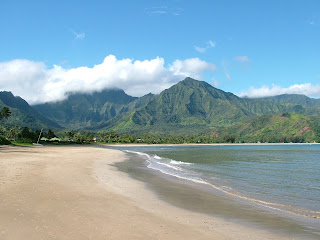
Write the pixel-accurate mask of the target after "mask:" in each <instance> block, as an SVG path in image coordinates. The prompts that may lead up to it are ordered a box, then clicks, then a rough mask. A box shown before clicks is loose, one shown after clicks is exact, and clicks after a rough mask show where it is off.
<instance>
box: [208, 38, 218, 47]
mask: <svg viewBox="0 0 320 240" xmlns="http://www.w3.org/2000/svg"><path fill="white" fill-rule="evenodd" d="M208 45H209V47H212V48H213V47H215V46H216V43H215V42H213V41H211V40H210V41H209V42H208Z"/></svg>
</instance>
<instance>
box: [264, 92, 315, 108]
mask: <svg viewBox="0 0 320 240" xmlns="http://www.w3.org/2000/svg"><path fill="white" fill-rule="evenodd" d="M263 99H265V100H271V101H274V102H278V103H293V104H295V105H301V106H305V107H320V99H314V98H309V97H307V96H305V95H302V94H282V95H279V96H274V97H266V98H263Z"/></svg>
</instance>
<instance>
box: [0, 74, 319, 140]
mask: <svg viewBox="0 0 320 240" xmlns="http://www.w3.org/2000/svg"><path fill="white" fill-rule="evenodd" d="M0 107H1V108H2V109H3V110H2V111H1V115H0V116H1V119H2V120H1V133H0V135H2V136H4V137H5V138H6V139H9V140H15V141H20V142H35V141H36V140H37V137H38V135H39V130H37V129H42V128H43V129H45V132H44V135H43V137H45V138H47V139H53V138H54V137H58V138H59V140H60V143H61V142H65V143H88V142H102V143H148V144H153V143H224V142H228V143H238V142H313V141H316V142H319V141H320V117H319V116H320V104H319V99H311V98H308V97H306V96H303V95H280V96H277V97H272V98H266V99H247V98H239V97H237V96H236V95H234V94H232V93H227V92H224V91H222V90H219V89H216V88H214V87H212V86H211V85H209V84H208V83H206V82H202V81H197V80H194V79H192V78H186V79H185V80H183V81H181V82H179V83H178V84H176V85H174V86H172V87H171V88H169V89H167V90H164V91H163V92H161V93H160V94H159V95H152V94H148V95H145V96H143V97H141V98H134V97H131V96H128V95H127V94H125V92H124V91H122V90H117V89H113V90H104V91H101V92H94V93H92V94H82V93H77V94H75V93H70V94H69V96H68V98H67V99H65V100H63V101H60V102H56V103H46V104H40V105H37V106H33V107H31V106H29V104H28V103H27V102H25V101H24V100H23V99H21V98H20V97H14V96H13V95H12V93H10V92H0ZM9 107H10V110H9V112H8V109H9ZM1 108H0V109H1ZM6 109H7V110H6ZM39 112H40V113H41V114H40V113H39ZM10 113H11V116H10V118H8V119H6V118H7V117H6V116H8V114H9V115H10ZM44 116H45V117H44ZM19 126H21V127H22V126H23V127H24V128H20V127H19ZM61 126H63V128H62V127H61ZM50 129H51V130H50ZM67 129H70V130H67ZM53 131H54V132H56V133H54V132H53ZM56 141H58V140H57V139H56Z"/></svg>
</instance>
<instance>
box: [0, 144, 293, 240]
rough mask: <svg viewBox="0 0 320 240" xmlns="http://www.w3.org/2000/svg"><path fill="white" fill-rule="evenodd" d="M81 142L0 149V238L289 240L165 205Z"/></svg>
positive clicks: (103, 153)
mask: <svg viewBox="0 0 320 240" xmlns="http://www.w3.org/2000/svg"><path fill="white" fill-rule="evenodd" d="M125 157H126V155H125V154H124V153H123V152H121V151H117V150H110V149H105V148H94V147H84V146H72V147H70V146H67V147H10V146H0V239H10V240H13V239H95V240H96V239H290V238H288V237H286V236H281V235H275V234H274V233H270V232H267V231H264V230H260V229H251V228H248V227H245V226H241V225H237V224H234V223H230V222H227V221H224V220H221V219H217V218H213V217H210V216H206V215H201V214H198V213H193V212H189V211H186V210H183V209H179V208H176V207H173V206H171V205H168V204H166V203H164V202H162V201H160V200H158V199H157V198H156V196H154V195H153V194H152V193H151V192H150V191H148V190H146V188H145V187H144V184H143V183H141V182H138V181H135V180H133V179H130V178H129V177H128V176H127V175H126V174H125V173H122V172H120V171H118V170H117V169H116V168H115V167H113V166H112V163H114V162H117V161H123V160H124V159H125Z"/></svg>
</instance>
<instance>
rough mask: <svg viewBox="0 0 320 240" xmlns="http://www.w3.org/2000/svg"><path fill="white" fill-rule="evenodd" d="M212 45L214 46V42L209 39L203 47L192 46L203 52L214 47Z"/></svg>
mask: <svg viewBox="0 0 320 240" xmlns="http://www.w3.org/2000/svg"><path fill="white" fill-rule="evenodd" d="M214 47H216V43H215V42H213V41H211V40H210V41H208V42H207V43H206V46H205V47H199V46H194V49H195V50H196V51H197V52H200V53H204V52H206V51H207V50H208V49H210V48H214Z"/></svg>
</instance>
